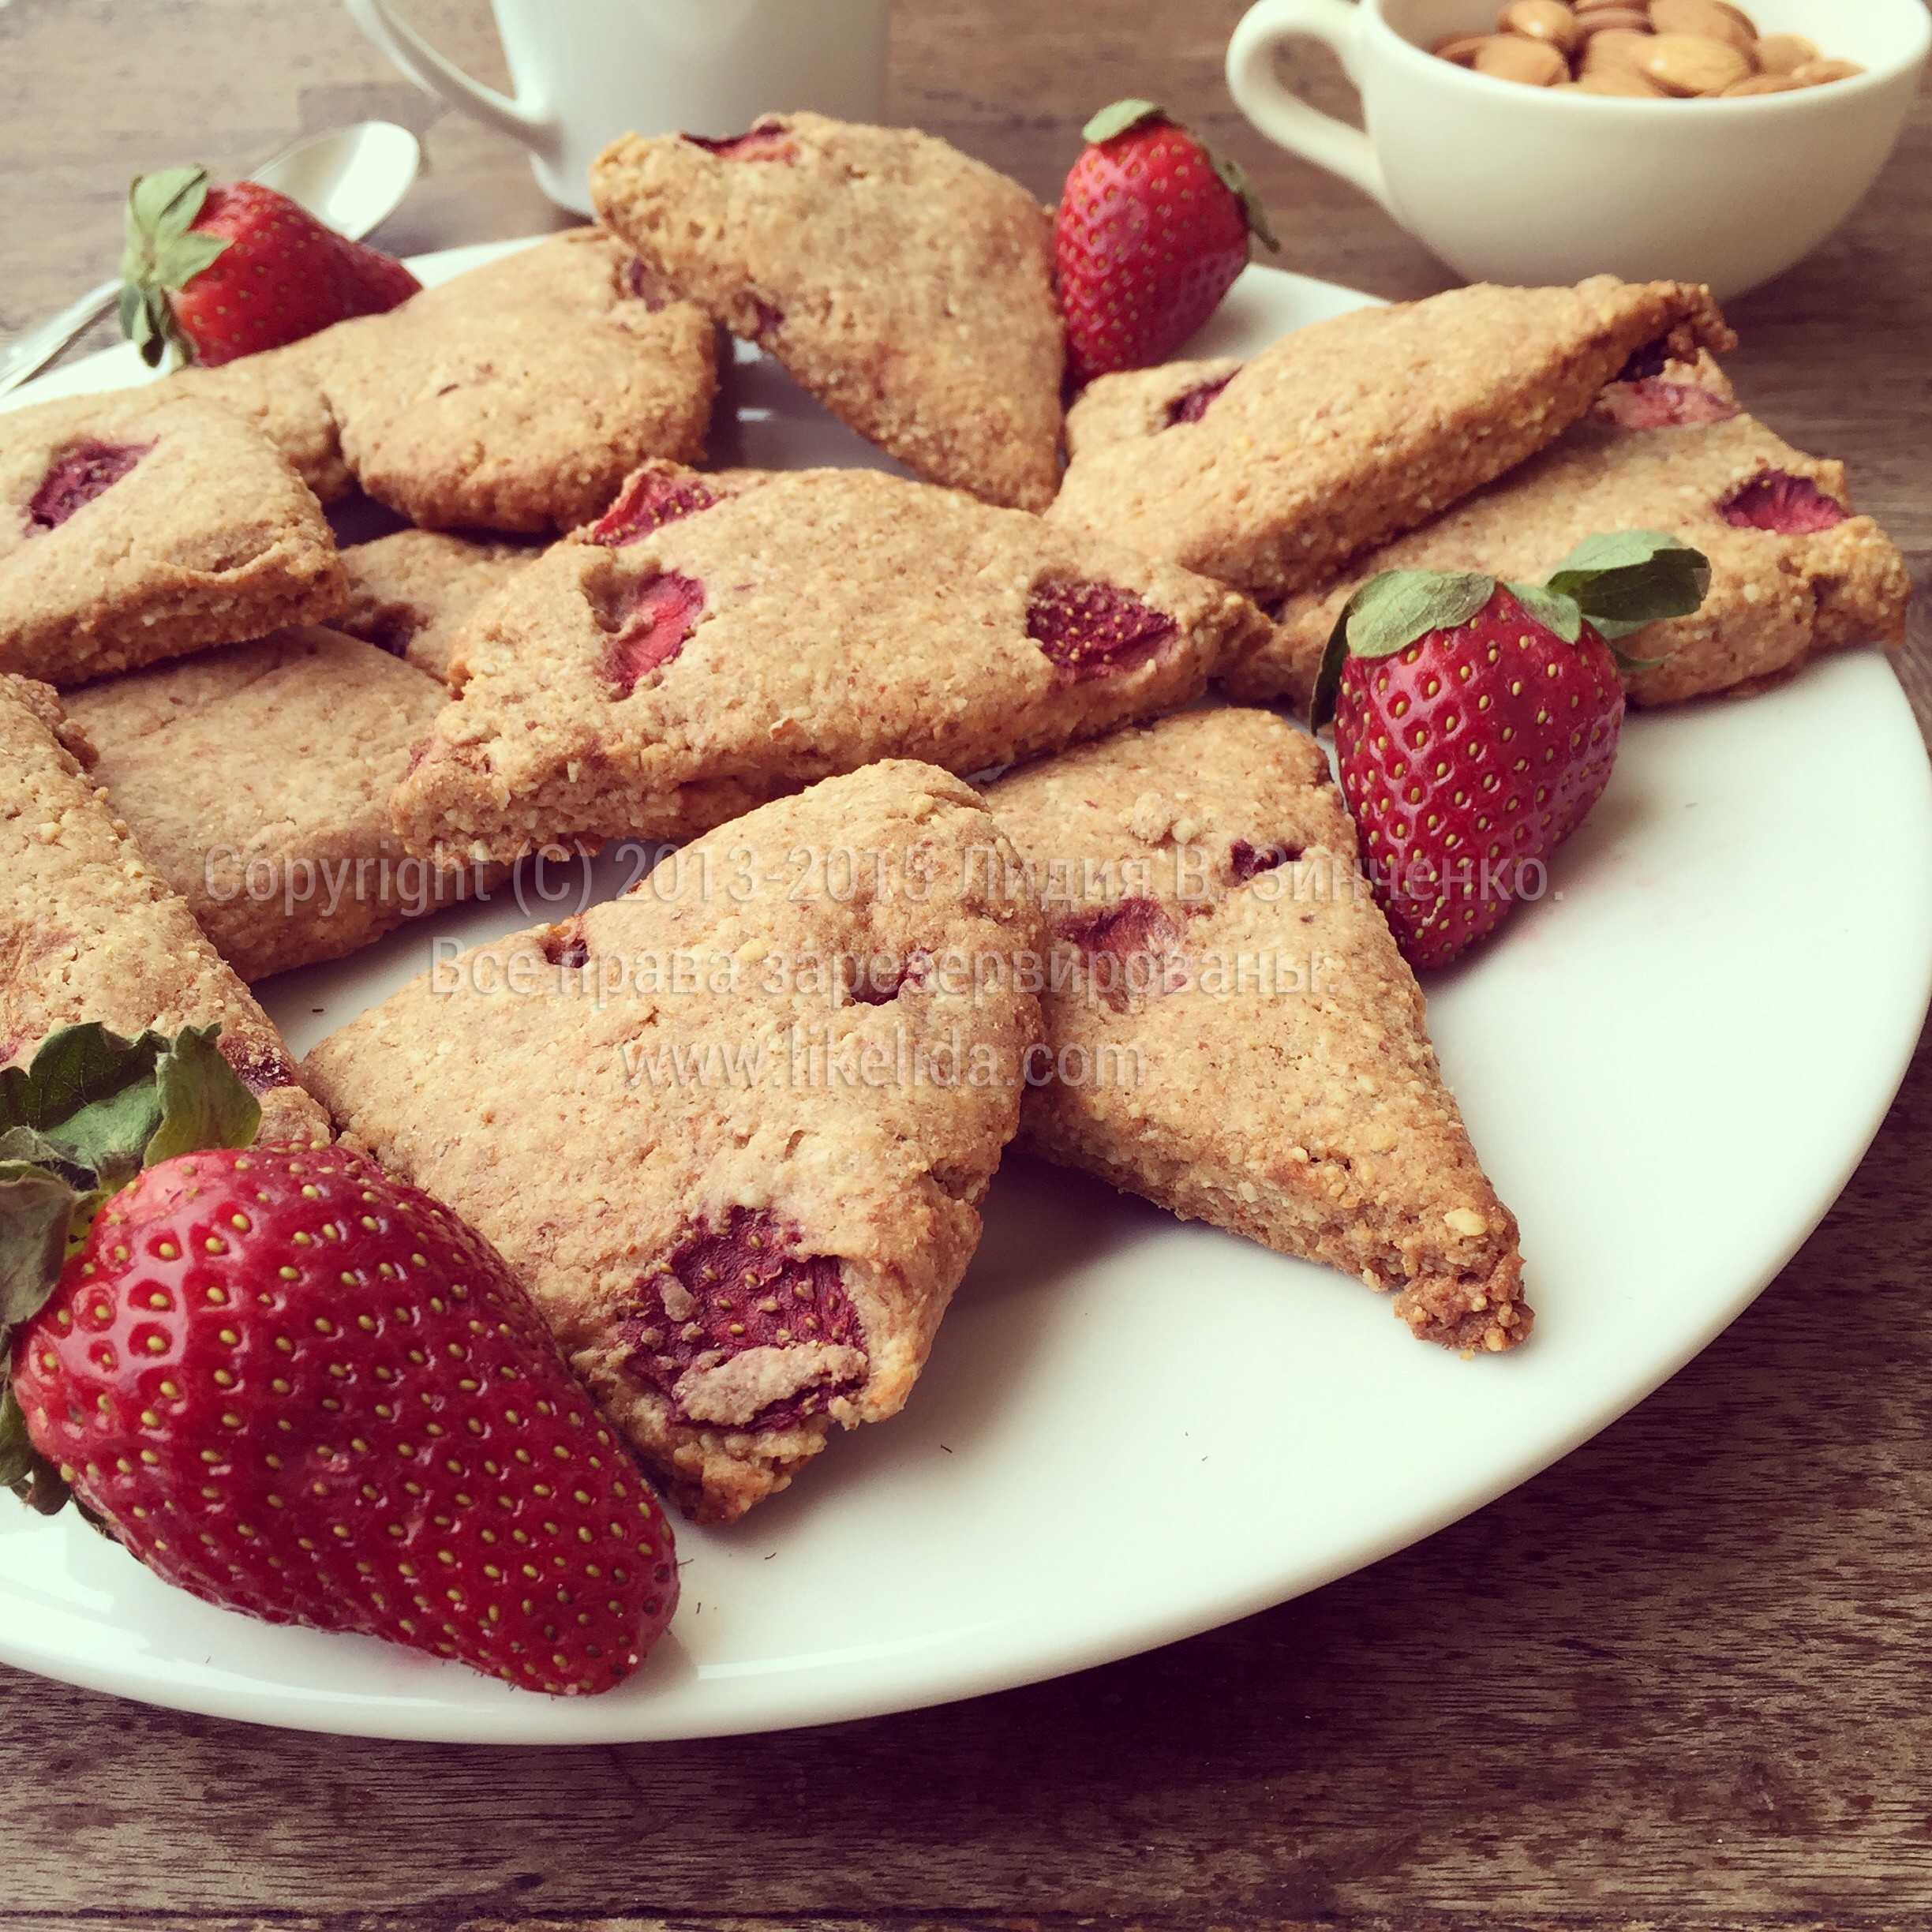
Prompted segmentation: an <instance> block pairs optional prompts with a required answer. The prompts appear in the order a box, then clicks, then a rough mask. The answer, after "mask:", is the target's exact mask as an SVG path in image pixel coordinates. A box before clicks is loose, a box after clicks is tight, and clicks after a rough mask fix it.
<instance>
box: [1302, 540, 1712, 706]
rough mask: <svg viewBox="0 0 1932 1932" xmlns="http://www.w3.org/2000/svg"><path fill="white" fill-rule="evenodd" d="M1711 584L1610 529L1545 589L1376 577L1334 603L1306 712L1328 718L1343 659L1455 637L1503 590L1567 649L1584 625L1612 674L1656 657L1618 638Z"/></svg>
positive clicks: (1684, 551) (1674, 613)
mask: <svg viewBox="0 0 1932 1932" xmlns="http://www.w3.org/2000/svg"><path fill="white" fill-rule="evenodd" d="M1709 587H1710V564H1709V560H1707V559H1706V558H1705V556H1704V554H1703V552H1702V551H1698V550H1694V549H1691V547H1690V545H1688V544H1687V543H1684V542H1683V541H1680V540H1679V539H1678V538H1677V537H1672V536H1669V535H1667V534H1664V532H1662V531H1661V530H1616V531H1610V532H1600V533H1599V534H1597V535H1595V536H1592V537H1586V538H1585V539H1584V540H1583V541H1582V543H1580V544H1578V545H1577V547H1576V549H1574V550H1573V551H1571V553H1570V554H1569V556H1567V557H1565V558H1564V559H1563V562H1562V563H1560V564H1558V565H1557V567H1556V569H1555V570H1554V571H1552V573H1551V574H1550V577H1549V579H1548V582H1545V583H1541V584H1529V583H1515V582H1508V581H1504V582H1501V583H1500V584H1499V582H1498V581H1497V579H1496V578H1493V577H1490V576H1487V575H1483V574H1482V573H1481V572H1479V571H1427V570H1399V571H1383V572H1382V573H1381V574H1380V575H1379V576H1375V577H1371V578H1369V579H1368V582H1366V583H1365V584H1364V585H1362V586H1361V588H1360V589H1359V590H1357V592H1356V593H1355V594H1354V596H1353V597H1350V599H1349V601H1348V602H1347V603H1346V605H1343V606H1342V613H1341V615H1340V616H1339V617H1338V618H1337V619H1336V620H1335V628H1334V630H1333V631H1331V633H1330V634H1329V638H1328V647H1327V650H1326V651H1324V653H1323V655H1322V663H1321V670H1320V673H1319V675H1318V676H1316V680H1315V694H1314V698H1313V700H1312V703H1311V705H1310V707H1309V714H1310V721H1311V723H1312V725H1314V727H1315V728H1316V730H1318V731H1319V730H1320V728H1322V726H1324V725H1326V724H1327V723H1328V722H1329V721H1331V719H1332V718H1333V717H1334V716H1335V695H1336V693H1337V691H1339V689H1340V687H1341V683H1342V662H1343V661H1344V660H1345V659H1346V658H1348V657H1389V656H1391V655H1392V654H1393V653H1395V652H1397V651H1399V650H1406V649H1407V648H1408V646H1410V645H1411V644H1413V643H1414V642H1416V641H1417V639H1418V638H1423V637H1426V636H1427V635H1428V634H1429V633H1430V632H1432V631H1454V630H1455V629H1457V628H1458V627H1460V626H1461V625H1463V624H1466V623H1469V622H1470V620H1472V619H1473V618H1474V617H1475V616H1477V613H1478V612H1481V610H1483V609H1484V608H1485V607H1486V606H1487V605H1488V602H1489V601H1490V599H1491V598H1492V597H1494V596H1495V595H1496V592H1497V590H1499V589H1500V590H1506V591H1507V592H1508V593H1509V594H1510V595H1511V597H1514V598H1515V600H1516V601H1517V602H1518V604H1520V605H1522V608H1523V610H1524V611H1525V612H1526V614H1527V615H1528V616H1529V617H1530V618H1531V619H1532V620H1533V621H1534V622H1535V623H1539V624H1541V626H1542V627H1544V629H1545V630H1546V631H1550V632H1551V633H1552V634H1553V635H1555V636H1556V637H1558V638H1561V639H1562V641H1563V642H1564V643H1566V644H1574V643H1575V642H1577V641H1578V638H1580V637H1582V634H1583V627H1584V625H1585V624H1586V623H1588V624H1589V626H1590V627H1592V629H1593V630H1594V631H1596V632H1597V635H1599V636H1601V638H1603V639H1604V642H1606V643H1608V644H1609V645H1610V646H1611V647H1612V654H1613V655H1614V656H1615V657H1616V661H1617V666H1618V668H1619V670H1622V671H1624V672H1630V671H1635V670H1642V669H1645V668H1648V666H1649V665H1650V664H1651V663H1653V662H1661V659H1655V660H1653V659H1643V658H1634V657H1627V656H1626V655H1625V653H1623V652H1621V651H1619V650H1616V639H1618V638H1623V637H1627V636H1628V635H1630V633H1631V631H1638V630H1641V629H1642V627H1643V626H1644V625H1646V624H1648V623H1657V622H1659V621H1660V620H1663V619H1665V618H1670V617H1687V616H1690V613H1691V612H1694V610H1696V609H1697V608H1698V605H1701V604H1702V602H1703V601H1704V593H1705V591H1706V590H1709Z"/></svg>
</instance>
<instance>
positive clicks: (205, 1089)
mask: <svg viewBox="0 0 1932 1932" xmlns="http://www.w3.org/2000/svg"><path fill="white" fill-rule="evenodd" d="M214 1032H215V1029H214V1028H209V1029H208V1030H207V1031H206V1032H196V1031H195V1030H193V1029H190V1030H189V1032H185V1033H183V1034H182V1035H180V1037H179V1038H178V1039H176V1040H174V1042H172V1043H169V1042H167V1041H163V1040H162V1039H160V1038H159V1036H158V1035H153V1034H145V1035H142V1037H141V1039H140V1040H137V1041H126V1040H122V1039H117V1038H116V1037H115V1036H114V1035H112V1034H109V1033H107V1032H104V1031H103V1029H102V1028H99V1027H81V1028H69V1029H66V1031H65V1032H62V1033H59V1034H56V1035H54V1037H53V1038H52V1039H51V1040H50V1041H49V1042H48V1043H47V1045H46V1046H45V1047H43V1048H42V1049H41V1050H40V1052H39V1054H37V1055H36V1058H35V1059H34V1062H33V1065H32V1067H31V1068H30V1069H28V1070H27V1071H26V1072H25V1073H19V1072H17V1071H13V1072H9V1073H7V1074H6V1075H5V1076H0V1118H4V1119H6V1120H8V1121H12V1122H13V1123H14V1124H13V1125H12V1126H11V1127H10V1128H9V1130H8V1131H7V1132H6V1133H4V1134H0V1156H10V1157H11V1158H8V1159H0V1240H3V1241H4V1247H0V1265H4V1267H6V1280H5V1284H4V1290H3V1292H4V1294H5V1295H6V1301H5V1302H4V1303H0V1312H3V1313H4V1314H5V1315H6V1316H7V1317H8V1319H9V1320H11V1321H13V1322H14V1323H16V1324H17V1327H15V1328H14V1330H13V1338H12V1350H13V1365H12V1375H11V1383H10V1390H9V1397H8V1399H7V1406H6V1409H5V1410H4V1411H3V1412H0V1480H6V1481H9V1482H10V1483H11V1484H12V1485H13V1486H14V1487H16V1488H17V1489H19V1490H20V1491H21V1492H22V1493H23V1494H24V1495H25V1496H26V1497H27V1500H29V1501H31V1502H32V1503H35V1504H36V1506H37V1507H41V1508H55V1507H59V1504H60V1503H61V1501H62V1500H63V1499H64V1496H65V1495H66V1492H68V1491H71V1492H72V1494H73V1498H74V1499H75V1500H76V1501H77V1503H79V1504H80V1507H81V1508H82V1509H83V1511H84V1512H85V1513H86V1514H87V1515H89V1516H90V1517H91V1518H93V1519H94V1520H95V1521H96V1522H99V1524H101V1525H103V1526H105V1527H106V1528H107V1529H108V1530H109V1531H110V1533H112V1534H113V1535H114V1537H116V1538H117V1539H118V1541H120V1542H122V1544H125V1546H126V1548H128V1549H129V1551H130V1552H132V1553H133V1555H134V1556H137V1557H138V1558H139V1559H140V1561H141V1562H143V1563H145V1564H147V1565H148V1567H149V1568H150V1569H152V1570H153V1571H155V1572H156V1573H157V1574H159V1575H160V1576H162V1577H163V1578H165V1579H166V1580H167V1582H170V1583H174V1584H176V1585H178V1586H180V1587H181V1588H182V1589H187V1590H190V1591H192V1592H193V1593H194V1594H195V1595H196V1596H197V1597H203V1598H205V1599H206V1600H207V1601H209V1602H211V1603H215V1604H223V1605H225V1606H227V1608H232V1609H237V1610H241V1611H245V1612H248V1613H249V1615H251V1616H258V1617H263V1618H265V1619H268V1621H270V1622H271V1623H307V1624H313V1625H315V1626H317V1627H320V1628H322V1629H325V1630H336V1631H359V1632H361V1633H363V1634H368V1635H370V1636H376V1637H383V1638H388V1639H390V1640H391V1642H396V1643H400V1644H406V1645H408V1646H410V1647H412V1648H414V1649H420V1650H425V1651H429V1652H431V1653H433V1654H435V1655H436V1656H438V1657H455V1658H459V1659H460V1660H461V1661H463V1662H464V1663H466V1664H470V1665H471V1666H472V1667H474V1668H476V1669H477V1670H480V1671H484V1672H488V1673H489V1675H491V1676H496V1677H501V1678H503V1679H506V1680H507V1682H509V1683H513V1684H519V1685H522V1686H525V1687H528V1688H530V1689H533V1690H548V1691H552V1692H556V1693H560V1694H575V1693H581V1692H591V1691H597V1690H608V1689H609V1688H610V1687H612V1685H614V1684H616V1683H620V1682H621V1681H622V1680H623V1679H624V1678H625V1677H627V1676H629V1675H630V1673H631V1672H632V1671H633V1670H635V1668H636V1667H637V1666H638V1664H639V1662H640V1661H642V1658H643V1657H644V1655H645V1653H646V1651H648V1650H649V1649H650V1646H651V1645H652V1643H653V1642H654V1641H655V1640H656V1638H657V1636H658V1635H659V1634H661V1632H662V1631H663V1629H664V1627H665V1624H666V1623H668V1621H669V1619H670V1616H671V1613H672V1609H673V1608H674V1607H675V1605H676V1601H677V1570H676V1558H675V1556H674V1553H673V1551H672V1538H671V1532H670V1529H669V1528H668V1526H667V1525H666V1524H665V1520H664V1518H663V1516H662V1515H661V1513H660V1511H659V1510H658V1508H657V1504H656V1503H655V1501H654V1500H653V1498H652V1496H651V1495H650V1491H649V1489H648V1488H646V1485H645V1484H644V1482H643V1481H642V1478H641V1477H639V1476H638V1473H637V1472H636V1470H635V1468H634V1467H633V1466H632V1465H631V1462H630V1460H629V1458H627V1455H625V1453H624V1451H623V1449H622V1448H621V1447H620V1446H619V1445H618V1443H616V1440H614V1439H613V1438H612V1436H611V1434H610V1432H609V1431H608V1429H607V1428H605V1426H604V1425H603V1424H602V1423H601V1421H599V1420H598V1419H597V1415H596V1413H595V1412H594V1410H593V1409H592V1408H591V1407H590V1403H589V1402H588V1400H587V1399H586V1397H585V1396H584V1395H583V1393H582V1391H581V1390H580V1389H579V1388H578V1386H577V1384H576V1383H575V1380H573V1379H572V1378H571V1374H570V1372H569V1371H568V1369H567V1368H566V1367H565V1365H564V1362H563V1361H562V1359H561V1357H560V1356H559V1354H558V1353H557V1350H556V1344H555V1343H554V1342H552V1339H551V1338H550V1335H549V1331H547V1330H546V1329H545V1326H544V1324H543V1322H542V1320H541V1317H540V1316H538V1315H537V1312H536V1310H535V1309H534V1307H533V1306H532V1305H531V1304H530V1300H529V1298H528V1297H527V1296H526V1294H524V1293H523V1291H522V1288H521V1287H520V1286H519V1285H518V1283H517V1282H516V1281H515V1279H514V1278H513V1277H512V1276H511V1274H510V1271H509V1270H508V1268H507V1266H506V1265H505V1264H504V1261H503V1260H502V1259H501V1257H500V1256H499V1255H498V1254H497V1253H496V1250H495V1249H492V1247H491V1246H490V1245H489V1243H488V1242H487V1241H485V1240H484V1238H483V1237H482V1236H481V1235H480V1234H477V1233H476V1232H475V1231H474V1230H473V1229H471V1228H470V1227H468V1226H465V1225H464V1223H463V1222H461V1221H459V1219H456V1217H455V1215H451V1213H450V1212H449V1211H447V1209H446V1208H444V1207H441V1206H440V1205H439V1204H437V1203H436V1202H435V1201H433V1200H431V1199H430V1198H429V1196H427V1195H425V1194H423V1193H419V1192H417V1190H416V1189H414V1188H410V1187H406V1186H403V1185H401V1184H400V1183H399V1182H397V1181H392V1180H391V1179H389V1178H388V1177H386V1176H385V1175H384V1174H383V1173H382V1172H381V1171H380V1169H378V1168H377V1167H376V1166H374V1165H373V1163H371V1162H369V1161H368V1160H366V1159H363V1158H362V1157H361V1156H360V1155H354V1154H350V1153H349V1152H347V1151H345V1150H343V1149H342V1148H301V1149H297V1148H275V1147H269V1148H252V1147H247V1146H245V1145H240V1144H238V1143H241V1142H244V1141H245V1140H246V1139H247V1138H248V1136H249V1135H252V1133H253V1130H254V1126H255V1121H256V1118H258V1114H259V1110H257V1109H256V1107H255V1104H254V1102H253V1099H252V1098H251V1097H250V1096H249V1095H248V1093H247V1091H246V1090H245V1088H242V1087H241V1084H240V1083H239V1082H238V1081H237V1080H235V1079H234V1076H233V1075H232V1074H231V1073H229V1072H228V1071H227V1065H226V1063H225V1062H224V1061H222V1059H221V1058H220V1056H219V1054H218V1053H217V1052H216V1051H215V1049H214V1047H213V1044H212V1042H213V1036H214ZM75 1094H79V1095H81V1096H83V1103H82V1104H81V1105H80V1106H79V1107H78V1108H66V1107H64V1106H63V1101H64V1099H66V1098H67V1097H71V1096H72V1095H75ZM202 1138H207V1139H212V1140H218V1141H220V1142H223V1143H226V1144H222V1145H218V1146H215V1147H213V1148H206V1149H203V1150H200V1151H185V1152H174V1151H171V1150H172V1148H174V1146H175V1145H176V1144H178V1143H181V1142H182V1141H184V1140H188V1141H192V1140H196V1139H202ZM142 1159H146V1160H147V1162H148V1164H147V1165H146V1166H144V1167H141V1166H137V1163H139V1162H140V1161H141V1160H142ZM90 1176H98V1185H99V1188H100V1189H101V1190H102V1192H103V1194H104V1199H101V1200H98V1201H97V1200H95V1199H94V1198H93V1197H92V1189H88V1190H87V1191H85V1192H83V1191H82V1189H81V1187H80V1184H81V1183H83V1182H84V1181H87V1180H88V1178H90ZM90 1209H91V1210H92V1221H91V1223H89V1224H88V1225H87V1226H85V1228H84V1231H80V1232H78V1233H77V1230H75V1227H74V1225H73V1224H74V1223H75V1222H77V1221H79V1220H81V1219H84V1217H85V1215H87V1213H88V1211H89V1210H90ZM63 1250H64V1251H65V1259H64V1260H63V1259H62V1251H63ZM56 1273H57V1275H58V1279H55V1274H56ZM36 1283H37V1284H38V1286H37V1287H36V1285H35V1284H36ZM50 1290H51V1292H50ZM36 1294H44V1296H45V1299H44V1301H41V1302H40V1303H39V1305H38V1306H37V1307H30V1306H29V1305H30V1304H31V1303H32V1302H33V1301H34V1300H35V1298H36Z"/></svg>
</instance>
